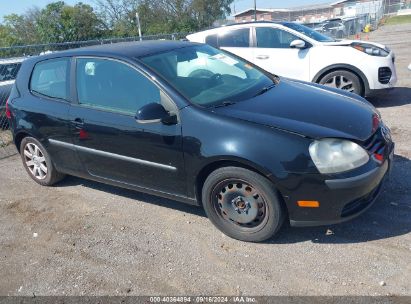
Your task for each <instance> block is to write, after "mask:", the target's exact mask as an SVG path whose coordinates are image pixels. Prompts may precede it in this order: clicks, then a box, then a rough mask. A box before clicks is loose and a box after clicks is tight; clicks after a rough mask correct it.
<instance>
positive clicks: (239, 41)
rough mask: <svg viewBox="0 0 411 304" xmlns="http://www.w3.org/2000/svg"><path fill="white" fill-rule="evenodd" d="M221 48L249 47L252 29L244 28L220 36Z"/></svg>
mask: <svg viewBox="0 0 411 304" xmlns="http://www.w3.org/2000/svg"><path fill="white" fill-rule="evenodd" d="M218 46H219V47H249V46H250V29H249V28H243V29H238V30H232V31H228V32H225V33H224V34H222V35H219V36H218Z"/></svg>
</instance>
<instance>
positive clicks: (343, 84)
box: [319, 70, 364, 96]
mask: <svg viewBox="0 0 411 304" xmlns="http://www.w3.org/2000/svg"><path fill="white" fill-rule="evenodd" d="M319 83H320V84H322V85H325V86H329V87H332V88H337V89H341V90H344V91H348V92H351V93H355V94H357V95H360V96H364V86H363V84H362V82H361V80H360V78H359V77H358V76H357V75H355V74H354V73H352V72H349V71H346V70H337V71H333V72H330V73H328V74H326V75H324V76H323V77H322V78H321V79H320V81H319Z"/></svg>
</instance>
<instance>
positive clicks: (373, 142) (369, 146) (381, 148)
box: [363, 127, 386, 155]
mask: <svg viewBox="0 0 411 304" xmlns="http://www.w3.org/2000/svg"><path fill="white" fill-rule="evenodd" d="M363 147H364V149H365V150H367V151H368V152H369V153H370V155H373V154H380V155H384V152H385V147H386V141H385V140H384V137H383V135H382V131H381V127H380V128H378V130H377V131H376V132H375V133H374V134H373V135H372V136H371V137H370V138H369V139H367V140H366V141H365V142H364V144H363Z"/></svg>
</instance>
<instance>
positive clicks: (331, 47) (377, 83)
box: [187, 22, 397, 96]
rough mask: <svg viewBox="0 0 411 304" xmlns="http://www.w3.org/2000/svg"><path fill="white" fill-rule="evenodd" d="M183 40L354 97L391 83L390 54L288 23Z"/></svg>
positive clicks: (237, 28)
mask: <svg viewBox="0 0 411 304" xmlns="http://www.w3.org/2000/svg"><path fill="white" fill-rule="evenodd" d="M187 39H188V40H190V41H193V42H200V43H208V44H210V45H212V46H214V47H218V48H221V49H224V50H227V51H229V52H231V53H233V54H236V55H237V56H240V57H243V58H244V59H246V60H248V61H250V62H252V63H254V64H256V65H258V66H260V67H261V68H263V69H265V70H267V71H268V72H270V73H273V74H276V75H280V76H284V77H288V78H294V79H299V80H303V81H312V82H316V83H320V84H324V85H327V86H330V87H335V88H340V89H343V90H347V91H350V92H354V93H356V94H359V95H362V96H364V95H369V93H370V92H371V91H372V90H376V89H386V88H391V87H393V86H394V85H395V83H396V82H397V74H396V70H395V64H394V61H395V56H394V53H393V52H392V51H391V50H389V49H388V48H387V47H386V46H384V45H381V44H377V43H372V42H368V41H353V40H341V41H336V40H334V39H332V38H330V37H327V36H324V35H323V34H320V33H318V32H316V31H314V30H313V29H310V28H308V27H306V26H304V25H301V24H297V23H293V22H282V23H274V22H253V23H242V24H234V25H229V26H224V27H220V28H214V29H210V30H206V31H203V32H199V33H195V34H191V35H188V36H187Z"/></svg>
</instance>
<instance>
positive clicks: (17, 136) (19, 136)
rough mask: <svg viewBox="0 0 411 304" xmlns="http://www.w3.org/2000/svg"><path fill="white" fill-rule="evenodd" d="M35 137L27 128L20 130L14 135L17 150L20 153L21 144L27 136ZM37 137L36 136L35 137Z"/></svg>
mask: <svg viewBox="0 0 411 304" xmlns="http://www.w3.org/2000/svg"><path fill="white" fill-rule="evenodd" d="M28 136H30V137H34V136H33V135H32V134H30V133H29V132H27V131H26V130H23V131H19V132H18V133H16V134H15V135H14V144H15V145H16V148H17V151H18V152H19V153H20V144H21V142H22V140H23V139H24V138H25V137H28ZM34 138H35V137H34Z"/></svg>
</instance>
